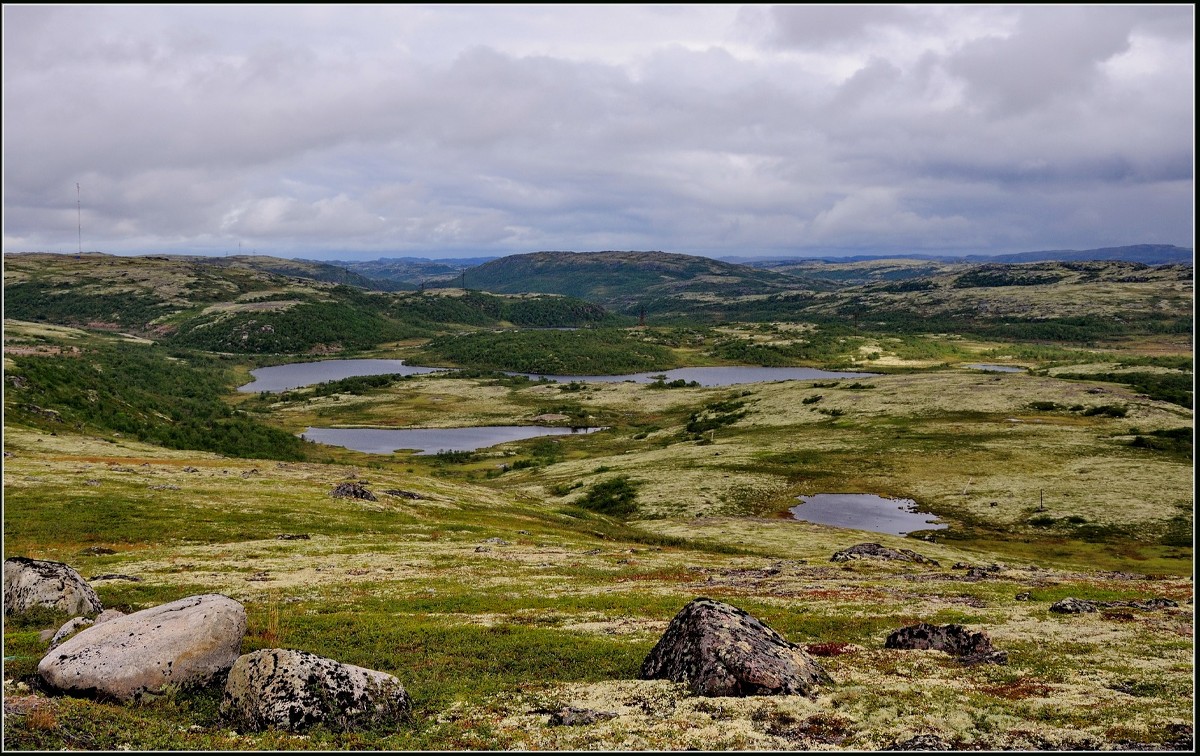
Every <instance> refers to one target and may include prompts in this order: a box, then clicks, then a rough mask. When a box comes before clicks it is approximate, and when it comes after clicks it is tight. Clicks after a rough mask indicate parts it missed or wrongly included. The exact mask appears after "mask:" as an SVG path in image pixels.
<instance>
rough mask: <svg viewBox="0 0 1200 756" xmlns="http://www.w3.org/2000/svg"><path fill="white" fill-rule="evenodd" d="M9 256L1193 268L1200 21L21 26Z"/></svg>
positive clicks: (87, 18)
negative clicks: (875, 260) (987, 262)
mask: <svg viewBox="0 0 1200 756" xmlns="http://www.w3.org/2000/svg"><path fill="white" fill-rule="evenodd" d="M3 83H4V135H5V136H4V248H5V250H8V251H16V250H34V249H39V250H41V249H49V250H56V251H64V252H69V251H74V250H75V249H76V245H77V244H78V240H77V223H78V221H79V218H78V216H77V207H76V191H75V185H76V183H78V184H79V185H80V187H81V192H80V200H81V205H82V226H83V246H84V247H85V248H86V249H97V250H103V251H108V252H115V253H126V252H195V251H207V252H210V253H218V254H219V253H222V252H226V251H232V250H236V249H237V248H238V245H239V244H241V245H242V247H243V249H244V250H245V251H250V250H255V251H258V252H260V253H269V254H280V255H289V256H322V257H339V256H340V257H377V256H380V255H420V256H432V257H441V256H454V255H459V254H463V255H466V254H471V255H475V254H507V253H512V252H528V251H535V250H539V249H576V250H586V249H662V250H668V251H677V252H689V253H697V254H709V255H759V254H803V253H806V252H815V251H820V252H829V251H834V250H842V251H846V252H860V251H889V252H896V251H914V252H927V251H964V252H987V251H996V252H999V251H1016V250H1024V249H1037V248H1058V247H1074V248H1083V247H1090V246H1112V245H1118V244H1129V243H1143V242H1146V243H1170V244H1180V245H1190V244H1191V240H1192V235H1193V215H1192V212H1193V211H1192V206H1193V199H1194V197H1193V167H1194V154H1193V137H1194V133H1193V130H1194V120H1193V109H1194V99H1193V90H1194V84H1195V82H1194V36H1193V9H1192V8H1191V7H1190V6H1159V7H1154V6H1151V7H1142V6H1129V7H1122V6H1058V7H1049V8H1043V7H1038V6H1028V7H1025V6H914V7H905V6H870V7H868V6H861V7H854V6H851V7H834V6H807V5H794V6H780V7H768V6H746V7H743V8H739V7H736V6H721V5H717V6H664V7H654V6H549V7H545V6H536V7H535V6H520V7H514V6H411V5H401V6H351V7H349V8H342V7H334V6H254V7H249V8H240V7H232V6H223V7H207V6H153V7H132V6H5V8H4V82H3Z"/></svg>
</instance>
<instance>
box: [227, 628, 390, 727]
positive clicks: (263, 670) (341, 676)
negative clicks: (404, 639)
mask: <svg viewBox="0 0 1200 756" xmlns="http://www.w3.org/2000/svg"><path fill="white" fill-rule="evenodd" d="M411 708H412V704H411V702H410V700H409V696H408V693H407V692H406V691H405V690H404V686H403V685H401V684H400V681H399V680H397V679H396V678H395V677H393V676H391V675H389V674H385V673H383V672H376V671H375V670H371V669H364V668H363V667H356V666H354V665H352V664H342V663H341V662H338V661H334V660H333V659H326V658H324V657H321V656H317V655H315V654H310V653H308V652H306V651H289V650H286V649H282V648H268V649H263V650H261V651H255V652H253V653H249V654H246V655H244V656H242V657H240V658H239V659H238V660H237V661H236V662H235V663H234V665H233V668H232V669H231V670H230V671H229V677H228V678H227V679H226V682H225V695H224V699H223V700H222V702H221V712H222V714H223V715H224V716H225V717H226V718H227V719H228V721H230V722H231V723H232V724H233V725H234V726H236V727H239V728H241V729H242V730H248V731H255V732H258V731H262V730H268V729H275V730H286V731H290V732H299V731H302V730H305V729H307V728H309V727H311V726H313V725H316V724H318V723H320V724H324V725H325V726H326V727H329V728H331V729H342V730H344V729H349V728H351V727H354V726H357V725H361V724H367V723H372V722H375V723H385V722H395V721H398V720H401V719H403V718H405V717H407V716H408V714H409V712H410V711H411Z"/></svg>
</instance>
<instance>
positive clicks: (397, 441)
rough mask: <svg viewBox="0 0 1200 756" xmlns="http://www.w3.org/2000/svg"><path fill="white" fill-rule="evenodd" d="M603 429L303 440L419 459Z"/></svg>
mask: <svg viewBox="0 0 1200 756" xmlns="http://www.w3.org/2000/svg"><path fill="white" fill-rule="evenodd" d="M598 430H604V429H603V428H549V427H543V426H537V425H488V426H478V427H474V428H409V429H396V430H393V429H390V428H309V429H308V430H306V431H304V433H303V435H302V436H301V438H304V439H307V440H309V441H316V442H317V443H320V444H329V445H330V446H344V447H345V448H347V449H353V450H354V451H360V452H366V453H367V454H391V453H393V452H395V451H398V450H400V449H415V450H416V451H417V454H418V455H422V454H437V453H438V452H440V451H475V450H476V449H486V448H487V447H489V446H495V445H496V444H503V443H507V442H509V441H523V440H525V439H527V438H537V437H539V436H569V435H571V434H586V433H595V432H596V431H598Z"/></svg>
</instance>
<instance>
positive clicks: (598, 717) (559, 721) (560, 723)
mask: <svg viewBox="0 0 1200 756" xmlns="http://www.w3.org/2000/svg"><path fill="white" fill-rule="evenodd" d="M616 718H617V713H616V712H615V711H596V710H595V709H580V708H577V707H575V706H564V707H563V708H561V709H559V710H558V711H556V712H554V713H553V714H551V715H550V719H549V720H547V721H546V724H547V725H549V726H550V727H580V726H582V725H590V724H596V723H597V722H603V721H604V720H606V719H616Z"/></svg>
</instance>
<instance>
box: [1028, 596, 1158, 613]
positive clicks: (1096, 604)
mask: <svg viewBox="0 0 1200 756" xmlns="http://www.w3.org/2000/svg"><path fill="white" fill-rule="evenodd" d="M1177 606H1179V602H1177V601H1173V600H1171V599H1169V598H1162V597H1156V598H1152V599H1148V600H1146V601H1089V600H1088V599H1078V598H1075V597H1073V596H1068V597H1067V598H1065V599H1062V600H1060V601H1055V602H1054V603H1053V604H1051V605H1050V611H1052V612H1054V613H1055V614H1088V613H1091V612H1094V611H1096V610H1097V609H1115V608H1121V609H1142V610H1145V611H1156V610H1158V609H1169V608H1172V607H1177Z"/></svg>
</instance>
